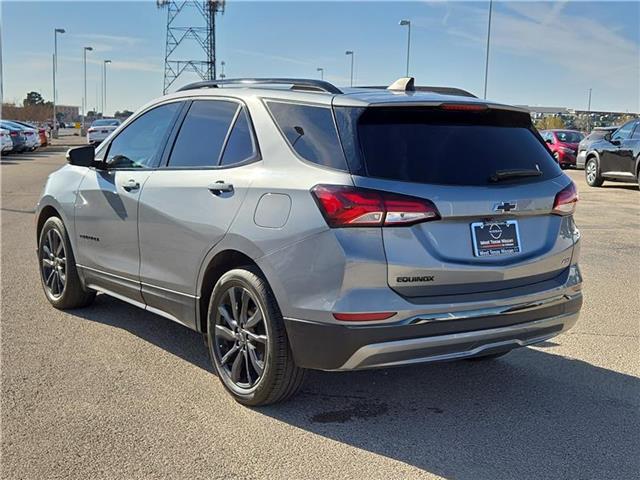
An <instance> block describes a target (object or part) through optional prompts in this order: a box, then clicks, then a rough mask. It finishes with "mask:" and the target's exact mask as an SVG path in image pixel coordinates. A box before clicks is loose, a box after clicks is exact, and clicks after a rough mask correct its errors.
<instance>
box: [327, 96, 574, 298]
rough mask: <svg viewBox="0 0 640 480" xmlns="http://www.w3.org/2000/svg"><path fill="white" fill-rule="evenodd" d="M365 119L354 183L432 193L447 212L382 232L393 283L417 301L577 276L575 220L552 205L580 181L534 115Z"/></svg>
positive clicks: (377, 111)
mask: <svg viewBox="0 0 640 480" xmlns="http://www.w3.org/2000/svg"><path fill="white" fill-rule="evenodd" d="M452 108H457V107H455V106H452ZM337 113H338V112H337ZM350 115H351V116H353V112H352V113H351V114H350ZM358 115H359V117H358V120H357V128H356V130H357V137H358V143H359V147H360V148H359V152H360V153H359V158H358V159H356V161H355V162H354V161H353V157H354V152H356V153H355V156H358V153H357V152H358V149H354V152H349V151H348V149H347V153H348V155H349V154H350V156H351V157H352V158H351V163H352V164H355V165H356V169H355V170H356V172H355V173H356V174H357V175H355V176H354V183H355V184H356V185H357V186H360V187H366V188H373V189H376V190H382V191H389V192H393V193H399V194H404V195H410V196H413V197H418V198H423V199H428V200H430V201H432V202H433V203H434V204H435V205H436V207H437V208H438V210H439V212H440V216H441V219H439V220H435V221H429V222H426V223H419V224H416V225H414V226H411V227H384V228H383V229H382V230H383V241H384V248H385V253H386V256H387V262H388V283H389V285H390V286H391V288H393V289H395V290H396V291H397V292H398V293H401V294H402V295H405V296H408V297H428V296H446V295H460V294H475V293H481V292H488V291H495V290H503V289H507V288H516V287H522V286H526V285H531V284H534V283H538V282H544V281H548V280H552V279H554V278H558V277H561V276H562V275H563V274H566V273H568V267H569V265H570V262H571V257H572V252H573V237H572V218H571V217H570V216H568V217H567V216H558V215H552V214H551V210H552V207H553V204H554V199H555V196H556V194H557V193H558V192H559V191H560V190H562V189H563V188H564V187H566V186H567V185H568V184H569V183H570V181H569V179H568V178H567V177H566V176H565V175H564V174H563V173H562V171H561V170H560V169H559V167H558V165H557V164H556V163H555V162H554V160H553V158H552V157H551V156H550V155H549V152H548V151H547V150H546V148H545V147H544V144H543V142H542V140H541V139H540V137H538V136H537V134H536V133H535V132H534V130H533V128H532V126H531V122H530V119H529V116H528V114H526V113H520V112H509V111H501V110H489V109H482V108H479V109H478V110H475V111H474V110H469V111H467V110H460V111H457V110H455V109H454V110H451V111H449V110H447V111H445V110H443V109H438V108H416V107H394V108H387V107H377V108H376V107H374V108H369V109H367V110H364V111H361V112H360V113H358ZM338 117H340V114H338ZM338 123H339V125H340V124H341V123H342V122H341V121H340V119H339V120H338ZM509 171H511V173H509ZM501 172H502V173H501ZM505 172H506V173H505ZM514 172H515V173H514ZM505 175H506V176H505ZM518 175H524V176H518ZM449 298H451V297H449Z"/></svg>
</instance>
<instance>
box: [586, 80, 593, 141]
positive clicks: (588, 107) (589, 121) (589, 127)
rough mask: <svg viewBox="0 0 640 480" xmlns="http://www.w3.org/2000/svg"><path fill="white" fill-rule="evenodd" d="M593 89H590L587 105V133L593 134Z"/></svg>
mask: <svg viewBox="0 0 640 480" xmlns="http://www.w3.org/2000/svg"><path fill="white" fill-rule="evenodd" d="M591 90H592V89H591V88H590V89H589V101H588V103H587V133H591Z"/></svg>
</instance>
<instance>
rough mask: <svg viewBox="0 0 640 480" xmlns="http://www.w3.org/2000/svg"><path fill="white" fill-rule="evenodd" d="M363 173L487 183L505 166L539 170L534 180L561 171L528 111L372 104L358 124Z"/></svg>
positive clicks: (412, 179) (450, 182)
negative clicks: (409, 107)
mask: <svg viewBox="0 0 640 480" xmlns="http://www.w3.org/2000/svg"><path fill="white" fill-rule="evenodd" d="M357 136H358V142H359V147H360V149H359V154H360V155H361V156H362V159H361V161H360V162H354V163H355V164H360V165H362V168H363V170H364V172H354V173H364V174H365V175H368V176H371V177H377V178H385V179H391V180H401V181H405V182H414V183H434V184H445V185H487V184H493V183H492V182H491V181H490V178H491V177H493V176H494V175H495V174H496V172H498V171H501V170H535V171H539V172H541V173H540V174H539V175H538V176H532V177H526V178H522V177H521V178H514V179H510V180H508V181H506V182H503V183H510V182H536V181H542V180H546V179H549V178H553V177H556V176H558V175H560V173H561V170H560V168H559V166H558V165H557V164H556V163H555V161H554V160H553V158H552V157H551V155H550V154H549V152H548V150H547V149H546V148H545V146H544V144H543V143H542V142H541V141H540V140H539V139H538V138H537V136H536V135H535V133H534V132H533V130H532V127H531V121H530V119H529V116H528V114H525V113H517V112H501V111H497V110H487V111H484V112H452V111H441V110H435V109H433V108H432V109H426V108H422V109H421V108H412V109H407V108H405V109H400V108H370V109H367V110H364V113H362V114H361V115H360V117H359V120H358V123H357Z"/></svg>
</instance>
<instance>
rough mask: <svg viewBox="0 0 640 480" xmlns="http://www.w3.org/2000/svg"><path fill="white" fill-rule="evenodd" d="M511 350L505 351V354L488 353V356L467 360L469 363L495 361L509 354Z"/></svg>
mask: <svg viewBox="0 0 640 480" xmlns="http://www.w3.org/2000/svg"><path fill="white" fill-rule="evenodd" d="M510 352H511V350H505V351H504V352H494V353H488V354H486V355H478V356H477V357H471V358H467V359H466V360H467V361H469V362H478V361H483V360H495V359H496V358H500V357H504V356H505V355H506V354H507V353H510Z"/></svg>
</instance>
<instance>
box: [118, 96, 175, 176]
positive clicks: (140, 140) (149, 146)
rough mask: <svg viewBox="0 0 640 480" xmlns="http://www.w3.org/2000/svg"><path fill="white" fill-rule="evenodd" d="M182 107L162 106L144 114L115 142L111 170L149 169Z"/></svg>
mask: <svg viewBox="0 0 640 480" xmlns="http://www.w3.org/2000/svg"><path fill="white" fill-rule="evenodd" d="M181 107H182V103H180V102H173V103H167V104H164V105H160V106H159V107H156V108H153V109H152V110H149V111H148V112H146V113H143V114H142V115H140V116H139V117H138V118H136V119H135V120H134V121H133V122H131V123H130V124H129V125H128V126H127V127H126V128H125V129H124V130H123V131H122V132H121V133H120V134H119V135H118V136H117V137H116V138H114V139H113V141H112V142H111V145H110V146H109V152H108V153H107V163H108V164H109V167H110V168H149V167H153V166H155V162H156V160H157V158H158V155H159V154H160V153H161V148H162V146H163V145H164V142H165V140H166V138H167V135H168V133H169V129H170V128H171V126H172V125H173V122H174V119H175V117H176V114H177V113H178V111H179V110H180V108H181Z"/></svg>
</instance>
